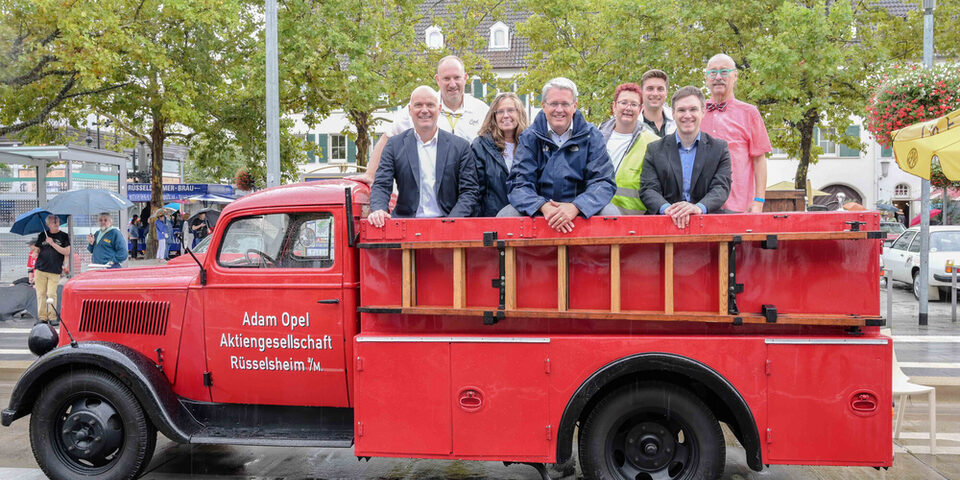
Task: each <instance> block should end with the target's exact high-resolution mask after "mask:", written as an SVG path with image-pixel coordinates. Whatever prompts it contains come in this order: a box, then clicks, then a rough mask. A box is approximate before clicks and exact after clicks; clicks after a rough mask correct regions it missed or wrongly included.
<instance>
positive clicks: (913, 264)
mask: <svg viewBox="0 0 960 480" xmlns="http://www.w3.org/2000/svg"><path fill="white" fill-rule="evenodd" d="M882 260H883V266H884V267H885V268H888V269H890V272H891V275H892V276H893V280H894V281H897V282H903V283H906V284H910V285H912V286H913V294H914V296H916V297H917V298H920V281H919V278H918V276H919V273H920V227H911V228H908V229H907V230H905V231H904V232H903V233H902V234H900V236H899V237H897V240H896V241H894V242H893V244H892V245H890V247H889V248H885V249H884V250H883V256H882ZM947 260H953V261H954V264H956V265H960V225H944V226H931V227H930V292H929V298H930V300H939V299H941V298H943V299H947V298H950V275H949V274H948V273H946V270H945V268H946V264H947Z"/></svg>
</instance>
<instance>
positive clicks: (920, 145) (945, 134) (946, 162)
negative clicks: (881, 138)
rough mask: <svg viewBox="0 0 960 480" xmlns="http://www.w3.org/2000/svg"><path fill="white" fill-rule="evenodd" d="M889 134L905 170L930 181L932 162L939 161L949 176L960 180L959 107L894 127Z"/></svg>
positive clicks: (894, 151) (898, 162)
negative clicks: (936, 116)
mask: <svg viewBox="0 0 960 480" xmlns="http://www.w3.org/2000/svg"><path fill="white" fill-rule="evenodd" d="M890 136H891V137H892V138H893V154H894V156H896V158H897V165H899V166H900V168H901V169H902V170H903V171H905V172H907V173H911V174H913V175H916V176H918V177H922V178H925V179H927V180H929V179H930V170H931V165H932V164H933V162H934V161H939V162H940V168H941V169H943V174H944V175H946V177H947V178H948V179H950V180H952V181H958V180H960V110H956V111H954V112H951V113H948V114H946V115H944V116H942V117H939V118H935V119H933V120H928V121H926V122H921V123H916V124H913V125H910V126H909V127H905V128H901V129H900V130H895V131H893V132H891V134H890Z"/></svg>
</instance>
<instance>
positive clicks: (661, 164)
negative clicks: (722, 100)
mask: <svg viewBox="0 0 960 480" xmlns="http://www.w3.org/2000/svg"><path fill="white" fill-rule="evenodd" d="M671 105H673V119H674V121H676V123H677V131H676V134H674V135H667V136H665V137H664V138H662V139H660V140H658V141H656V142H653V143H651V144H650V145H648V146H647V153H646V155H645V156H644V157H643V170H642V173H641V174H640V199H641V200H643V204H644V205H646V206H647V213H650V214H660V215H670V217H672V218H673V223H674V224H676V226H677V228H686V227H687V225H688V224H689V223H690V215H697V214H703V213H716V212H720V211H721V207H723V203H724V202H726V201H727V196H728V195H730V151H729V150H728V149H727V142H725V141H723V140H720V139H718V138H714V137H711V136H710V135H708V134H706V133H705V132H701V131H700V120H702V119H703V114H704V113H705V99H704V97H703V92H701V91H700V89H699V88H696V87H683V88H681V89H680V90H677V92H676V93H675V94H673V101H672V102H671Z"/></svg>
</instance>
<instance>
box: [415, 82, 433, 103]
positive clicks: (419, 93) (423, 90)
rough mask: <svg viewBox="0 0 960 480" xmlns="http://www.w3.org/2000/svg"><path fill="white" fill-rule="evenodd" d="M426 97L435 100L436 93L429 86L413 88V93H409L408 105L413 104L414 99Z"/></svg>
mask: <svg viewBox="0 0 960 480" xmlns="http://www.w3.org/2000/svg"><path fill="white" fill-rule="evenodd" d="M426 95H430V96H432V97H433V98H434V99H436V98H437V91H436V90H434V89H433V87H431V86H430V85H420V86H419V87H417V88H414V89H413V92H411V93H410V103H413V99H414V97H423V96H426Z"/></svg>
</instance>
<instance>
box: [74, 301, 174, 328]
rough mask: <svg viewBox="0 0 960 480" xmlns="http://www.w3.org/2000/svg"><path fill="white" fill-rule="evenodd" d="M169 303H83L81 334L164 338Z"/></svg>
mask: <svg viewBox="0 0 960 480" xmlns="http://www.w3.org/2000/svg"><path fill="white" fill-rule="evenodd" d="M169 314H170V302H155V301H146V300H84V301H83V306H82V309H81V312H80V331H81V332H94V333H127V334H133V335H163V334H164V333H165V332H166V330H167V317H168V315H169Z"/></svg>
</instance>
